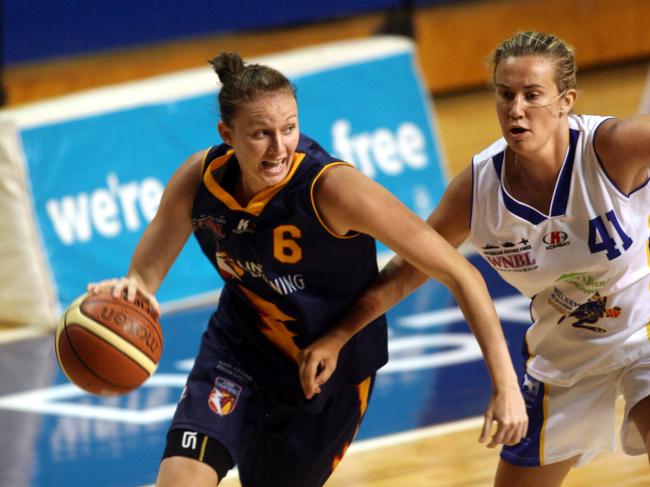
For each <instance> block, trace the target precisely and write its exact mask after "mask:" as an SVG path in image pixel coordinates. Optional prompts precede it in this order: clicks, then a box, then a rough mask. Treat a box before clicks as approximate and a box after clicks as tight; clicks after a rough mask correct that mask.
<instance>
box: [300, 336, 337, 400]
mask: <svg viewBox="0 0 650 487" xmlns="http://www.w3.org/2000/svg"><path fill="white" fill-rule="evenodd" d="M346 341H347V340H346V339H345V338H344V337H341V336H339V335H338V334H336V333H335V332H334V333H330V334H327V335H324V336H322V337H321V338H319V339H318V340H316V341H314V342H312V343H311V344H310V345H309V346H307V347H305V348H304V349H302V350H301V351H300V353H299V354H298V372H299V374H300V384H301V385H302V390H303V392H304V393H305V397H306V398H307V399H311V398H312V397H314V396H315V395H316V394H318V393H319V392H320V386H322V385H323V384H325V382H327V381H328V380H329V378H330V377H331V375H332V374H333V373H334V371H335V370H336V363H337V360H338V356H339V352H340V350H341V348H342V347H343V345H345V343H346Z"/></svg>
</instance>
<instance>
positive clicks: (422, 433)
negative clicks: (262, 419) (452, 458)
mask: <svg viewBox="0 0 650 487" xmlns="http://www.w3.org/2000/svg"><path fill="white" fill-rule="evenodd" d="M481 426H483V417H482V416H475V417H472V418H467V419H462V420H460V421H453V422H450V423H445V424H438V425H434V426H428V427H426V428H418V429H414V430H410V431H405V432H403V433H395V434H392V435H386V436H380V437H378V438H372V439H369V440H359V441H356V442H353V443H352V445H350V449H349V450H348V452H347V453H346V455H345V457H346V458H347V457H349V456H350V455H354V454H355V453H365V452H369V451H372V450H379V449H381V448H389V447H394V446H396V445H401V444H404V443H410V442H414V441H420V440H422V439H425V438H435V437H437V436H443V435H448V434H450V433H458V432H459V431H467V430H470V429H474V428H480V427H481ZM477 442H478V438H477ZM224 478H225V479H235V478H239V473H238V472H237V468H234V469H232V470H230V471H229V472H228V474H227V475H226V476H225V477H224ZM140 487H154V485H153V484H148V485H142V486H140Z"/></svg>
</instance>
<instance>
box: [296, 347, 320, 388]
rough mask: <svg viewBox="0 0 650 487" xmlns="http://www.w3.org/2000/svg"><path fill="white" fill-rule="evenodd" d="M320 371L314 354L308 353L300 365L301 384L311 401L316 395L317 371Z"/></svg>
mask: <svg viewBox="0 0 650 487" xmlns="http://www.w3.org/2000/svg"><path fill="white" fill-rule="evenodd" d="M317 370H318V361H317V360H315V359H314V356H313V354H311V353H310V352H307V353H306V354H305V355H304V358H303V360H302V362H301V365H300V384H301V385H302V390H303V392H304V393H305V397H306V398H307V399H311V398H312V397H313V396H314V394H315V393H316V388H317V385H316V380H315V378H316V371H317Z"/></svg>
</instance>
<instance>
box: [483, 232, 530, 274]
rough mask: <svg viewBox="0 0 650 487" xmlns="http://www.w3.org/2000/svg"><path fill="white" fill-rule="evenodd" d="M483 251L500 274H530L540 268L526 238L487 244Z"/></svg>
mask: <svg viewBox="0 0 650 487" xmlns="http://www.w3.org/2000/svg"><path fill="white" fill-rule="evenodd" d="M481 250H482V252H483V255H484V256H485V258H486V259H487V260H488V262H489V263H490V264H491V265H492V267H494V268H495V269H496V270H497V271H500V272H528V271H533V270H535V269H537V268H538V267H539V266H538V265H537V262H536V260H535V257H534V256H533V254H532V252H531V246H530V243H529V241H528V240H527V239H525V238H522V239H521V240H518V241H506V242H500V243H498V244H494V243H486V244H485V245H483V246H482V247H481Z"/></svg>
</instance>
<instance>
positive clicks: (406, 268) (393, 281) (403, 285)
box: [329, 256, 428, 344]
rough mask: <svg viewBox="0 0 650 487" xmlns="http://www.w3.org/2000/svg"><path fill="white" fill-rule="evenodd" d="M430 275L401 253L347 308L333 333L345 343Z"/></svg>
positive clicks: (331, 332) (331, 333)
mask: <svg viewBox="0 0 650 487" xmlns="http://www.w3.org/2000/svg"><path fill="white" fill-rule="evenodd" d="M427 279H428V278H427V276H426V275H425V274H423V273H422V272H420V271H419V270H417V269H416V268H414V267H413V266H411V265H410V264H408V263H407V262H405V261H404V260H403V259H402V258H400V257H399V256H395V257H393V259H392V260H391V261H390V262H388V264H386V266H384V268H383V269H382V270H381V272H380V273H379V275H378V276H377V278H376V279H375V281H374V283H373V284H371V285H370V286H369V287H368V288H367V289H366V290H365V291H364V292H363V294H361V295H360V296H359V297H358V298H357V299H356V300H355V301H354V302H353V303H352V305H351V306H349V307H348V308H347V310H346V311H345V313H344V314H343V316H342V317H341V319H340V320H339V321H338V323H337V324H336V326H334V327H333V328H332V330H331V331H330V333H329V334H330V335H332V336H336V337H337V338H338V339H339V340H341V341H342V342H343V344H345V343H346V342H347V341H348V340H349V339H350V338H352V336H354V335H355V334H356V333H358V332H359V331H361V330H362V329H363V328H365V327H366V326H367V325H368V324H369V323H370V322H372V321H373V320H374V319H376V318H378V317H379V316H381V315H382V314H384V313H386V312H387V311H388V310H389V309H390V308H392V307H393V306H394V305H395V304H397V303H398V302H400V301H401V300H402V299H404V298H405V297H406V296H408V295H409V294H410V293H412V292H413V291H414V290H415V289H417V288H418V287H419V286H420V285H422V283H424V282H425V281H426V280H427Z"/></svg>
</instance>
